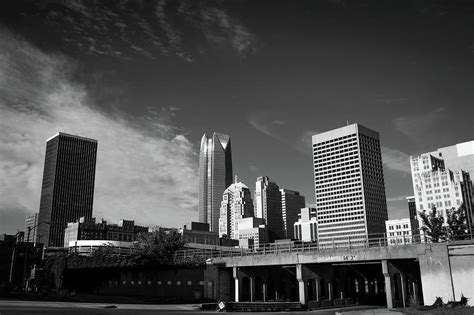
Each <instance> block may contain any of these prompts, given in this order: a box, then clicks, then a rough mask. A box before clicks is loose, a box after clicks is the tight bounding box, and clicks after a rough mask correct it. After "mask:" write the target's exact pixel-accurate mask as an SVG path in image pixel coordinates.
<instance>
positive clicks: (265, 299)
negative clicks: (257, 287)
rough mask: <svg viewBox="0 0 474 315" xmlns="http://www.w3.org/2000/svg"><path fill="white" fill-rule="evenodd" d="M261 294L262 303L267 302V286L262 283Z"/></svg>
mask: <svg viewBox="0 0 474 315" xmlns="http://www.w3.org/2000/svg"><path fill="white" fill-rule="evenodd" d="M262 292H263V302H266V301H267V284H266V283H265V282H263V284H262Z"/></svg>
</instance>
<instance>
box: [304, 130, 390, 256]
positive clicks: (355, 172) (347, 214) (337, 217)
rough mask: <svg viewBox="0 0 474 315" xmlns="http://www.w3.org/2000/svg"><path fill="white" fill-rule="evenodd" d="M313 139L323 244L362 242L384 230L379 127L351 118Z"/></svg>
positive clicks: (320, 231)
mask: <svg viewBox="0 0 474 315" xmlns="http://www.w3.org/2000/svg"><path fill="white" fill-rule="evenodd" d="M312 142H313V158H314V160H313V162H314V183H315V191H316V210H317V213H318V225H317V226H318V246H320V247H324V246H326V245H327V246H329V247H330V246H332V245H336V246H338V247H340V246H346V245H349V244H351V246H355V245H358V244H359V245H363V244H365V243H366V241H367V239H368V238H370V237H381V236H383V234H384V233H385V220H387V219H388V214H387V199H386V196H385V184H384V178H383V167H382V154H381V149H380V138H379V134H378V132H376V131H374V130H371V129H369V128H366V127H363V126H361V125H359V124H352V125H348V126H345V127H342V128H338V129H334V130H330V131H327V132H323V133H320V134H317V135H314V136H313V138H312ZM349 240H350V243H349Z"/></svg>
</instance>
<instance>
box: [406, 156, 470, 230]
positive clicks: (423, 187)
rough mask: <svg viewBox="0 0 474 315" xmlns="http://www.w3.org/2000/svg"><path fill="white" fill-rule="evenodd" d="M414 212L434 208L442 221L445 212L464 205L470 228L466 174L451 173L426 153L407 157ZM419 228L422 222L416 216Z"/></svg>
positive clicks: (441, 163)
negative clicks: (414, 204) (409, 166)
mask: <svg viewBox="0 0 474 315" xmlns="http://www.w3.org/2000/svg"><path fill="white" fill-rule="evenodd" d="M410 165H411V174H412V181H413V192H414V196H415V203H416V209H417V210H418V211H428V212H430V211H431V210H432V208H433V207H436V210H437V211H438V213H440V214H442V215H443V216H444V217H445V219H446V211H447V210H451V209H453V208H455V209H457V208H459V207H460V206H461V204H463V203H464V205H465V209H466V217H467V224H468V225H469V226H470V227H471V228H472V220H473V218H472V216H473V215H472V213H473V212H472V211H473V203H472V181H471V179H470V176H469V173H468V172H465V171H463V170H451V169H449V168H447V167H446V165H445V163H444V160H443V159H442V158H440V157H435V156H433V155H432V154H430V153H424V154H421V155H418V156H412V157H410ZM417 218H418V222H419V225H420V227H421V226H422V224H423V222H422V221H421V218H420V217H419V216H417Z"/></svg>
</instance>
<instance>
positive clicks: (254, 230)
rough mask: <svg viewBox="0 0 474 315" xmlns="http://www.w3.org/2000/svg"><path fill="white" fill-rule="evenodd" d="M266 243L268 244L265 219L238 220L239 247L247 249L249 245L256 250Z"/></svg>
mask: <svg viewBox="0 0 474 315" xmlns="http://www.w3.org/2000/svg"><path fill="white" fill-rule="evenodd" d="M248 240H252V241H250V242H249V241H248ZM266 243H268V230H267V228H266V226H265V219H262V218H255V217H250V218H243V219H240V220H239V246H240V245H242V246H241V247H244V248H248V247H249V245H252V246H253V247H254V248H258V247H259V246H260V245H262V244H266Z"/></svg>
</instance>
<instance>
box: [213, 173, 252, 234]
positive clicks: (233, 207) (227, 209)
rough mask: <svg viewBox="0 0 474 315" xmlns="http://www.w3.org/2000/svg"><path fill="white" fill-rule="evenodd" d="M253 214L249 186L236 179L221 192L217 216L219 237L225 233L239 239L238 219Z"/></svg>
mask: <svg viewBox="0 0 474 315" xmlns="http://www.w3.org/2000/svg"><path fill="white" fill-rule="evenodd" d="M251 216H253V204H252V198H251V197H250V190H249V188H248V187H247V186H246V185H245V184H244V183H242V182H238V181H237V176H236V178H235V182H234V183H233V184H232V185H230V186H229V187H228V188H227V189H226V190H225V191H224V193H223V194H222V202H221V209H220V217H219V237H223V236H224V235H227V237H228V238H230V239H235V240H238V239H239V219H242V218H248V217H251Z"/></svg>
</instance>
